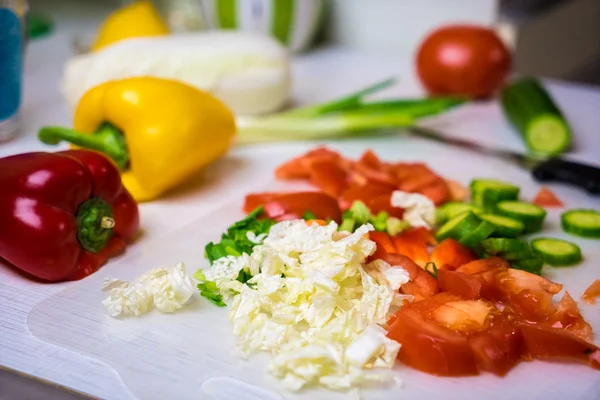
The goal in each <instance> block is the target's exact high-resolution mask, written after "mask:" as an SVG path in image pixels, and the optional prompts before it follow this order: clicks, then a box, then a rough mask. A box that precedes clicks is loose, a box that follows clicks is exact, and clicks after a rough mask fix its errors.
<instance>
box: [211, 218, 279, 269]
mask: <svg viewBox="0 0 600 400" xmlns="http://www.w3.org/2000/svg"><path fill="white" fill-rule="evenodd" d="M262 212H263V209H262V207H258V208H256V209H255V210H253V211H252V212H251V213H250V214H248V215H247V216H246V218H244V219H242V220H241V221H237V222H236V223H234V224H233V225H231V226H230V227H229V228H227V232H225V233H224V234H223V235H222V236H221V241H220V242H218V243H213V242H210V243H208V244H207V245H206V247H205V248H204V255H205V257H206V258H207V259H208V261H209V262H210V263H211V265H212V264H213V262H214V261H215V260H218V259H219V258H222V257H226V256H234V257H239V256H241V255H242V254H244V253H246V254H250V253H252V249H253V248H254V246H256V243H254V242H253V241H251V240H250V239H249V238H248V232H252V234H254V235H255V236H258V235H261V234H263V233H264V234H266V233H269V230H270V229H271V227H272V226H273V225H274V224H275V223H276V222H275V221H273V220H271V219H266V218H264V219H259V217H260V216H261V214H262Z"/></svg>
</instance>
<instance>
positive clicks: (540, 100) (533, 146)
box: [500, 78, 572, 155]
mask: <svg viewBox="0 0 600 400" xmlns="http://www.w3.org/2000/svg"><path fill="white" fill-rule="evenodd" d="M500 101H501V104H502V109H503V110H504V113H505V115H506V117H507V119H508V120H509V121H510V123H511V124H512V125H513V127H514V128H515V129H516V130H517V131H518V132H519V133H520V134H521V136H522V137H523V139H524V141H525V144H526V145H527V147H528V148H529V150H530V151H532V152H535V153H540V154H544V155H558V154H560V153H563V152H564V151H565V150H567V149H568V148H569V146H570V145H571V137H572V134H571V127H570V126H569V123H568V122H567V120H566V119H565V117H564V115H563V114H562V113H561V111H560V110H559V108H558V106H557V105H556V104H555V103H554V101H553V100H552V97H551V96H550V94H549V93H548V92H547V91H546V89H544V87H543V86H542V85H541V84H540V82H538V81H537V80H536V79H533V78H522V79H518V80H516V81H514V82H512V83H509V84H508V85H506V86H505V87H504V88H503V89H502V93H501V96H500Z"/></svg>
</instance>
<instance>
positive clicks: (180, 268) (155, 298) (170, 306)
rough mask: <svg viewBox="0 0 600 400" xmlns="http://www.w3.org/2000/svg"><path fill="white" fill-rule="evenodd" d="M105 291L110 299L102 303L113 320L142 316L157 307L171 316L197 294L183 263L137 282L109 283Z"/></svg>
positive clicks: (115, 280)
mask: <svg viewBox="0 0 600 400" xmlns="http://www.w3.org/2000/svg"><path fill="white" fill-rule="evenodd" d="M102 291H104V292H108V297H107V298H106V299H104V300H103V301H102V304H104V307H106V310H107V311H108V313H109V314H110V316H111V317H118V316H120V315H123V316H125V315H135V316H138V315H141V314H145V313H147V312H149V311H150V310H152V308H153V307H156V308H157V309H158V310H159V311H161V312H165V313H171V312H174V311H177V310H179V309H180V308H181V307H183V306H184V305H185V304H186V303H187V302H188V301H189V300H190V299H191V298H192V296H193V295H194V293H196V292H197V289H196V287H195V285H194V283H193V282H192V279H191V278H190V277H189V276H188V275H187V274H186V272H185V265H184V264H183V263H179V264H177V266H175V267H174V268H172V269H170V270H168V269H166V268H164V267H160V268H154V269H152V270H150V271H149V272H147V273H146V274H144V275H142V276H141V277H140V278H138V279H137V280H136V281H135V282H132V283H130V282H126V281H122V280H118V279H112V278H111V279H106V280H105V282H104V286H103V287H102Z"/></svg>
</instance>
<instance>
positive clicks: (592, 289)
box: [581, 279, 600, 304]
mask: <svg viewBox="0 0 600 400" xmlns="http://www.w3.org/2000/svg"><path fill="white" fill-rule="evenodd" d="M598 297H600V279H596V280H595V281H594V282H593V283H592V284H591V285H590V286H589V287H588V288H587V289H585V292H583V295H582V296H581V300H583V301H584V302H586V303H588V304H596V298H598Z"/></svg>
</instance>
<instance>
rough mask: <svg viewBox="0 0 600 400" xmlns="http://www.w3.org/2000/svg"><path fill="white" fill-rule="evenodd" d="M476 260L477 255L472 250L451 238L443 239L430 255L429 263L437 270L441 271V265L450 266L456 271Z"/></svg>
mask: <svg viewBox="0 0 600 400" xmlns="http://www.w3.org/2000/svg"><path fill="white" fill-rule="evenodd" d="M476 259H477V255H476V254H475V253H474V252H473V250H471V249H470V248H468V247H466V246H464V245H462V244H460V243H458V242H457V241H456V240H454V239H452V238H448V239H444V240H443V241H442V242H441V243H440V244H438V245H437V246H436V247H435V248H434V249H433V252H432V253H431V261H432V262H433V263H435V265H436V266H437V267H438V269H442V266H443V265H450V266H452V267H453V269H456V268H458V267H460V266H462V265H464V264H467V263H469V262H471V261H474V260H476Z"/></svg>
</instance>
